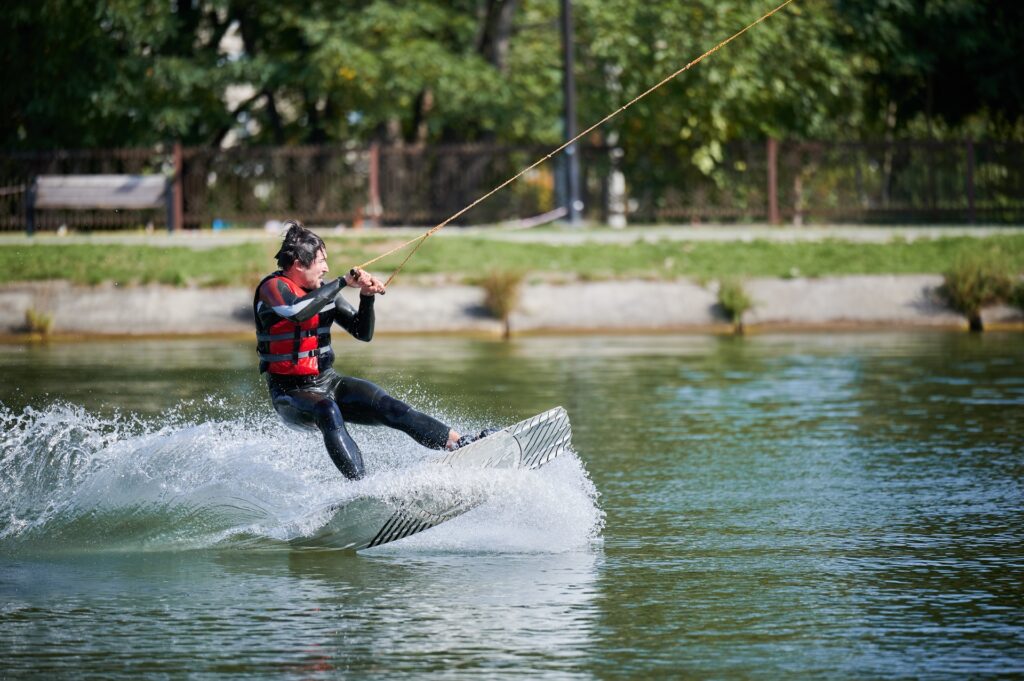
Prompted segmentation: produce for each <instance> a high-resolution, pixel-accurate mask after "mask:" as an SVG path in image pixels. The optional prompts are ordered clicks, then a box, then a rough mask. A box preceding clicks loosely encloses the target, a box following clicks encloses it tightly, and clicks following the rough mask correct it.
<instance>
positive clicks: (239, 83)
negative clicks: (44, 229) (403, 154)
mask: <svg viewBox="0 0 1024 681" xmlns="http://www.w3.org/2000/svg"><path fill="white" fill-rule="evenodd" d="M774 4H775V3H774V2H772V3H764V2H750V1H748V2H743V3H731V2H728V3H727V2H721V1H719V0H691V1H690V2H686V3H679V2H677V1H676V0H576V2H575V16H576V50H577V68H578V74H577V76H578V84H577V87H578V92H579V95H580V103H579V110H580V115H579V119H580V123H581V125H583V124H587V123H589V122H592V121H595V120H597V119H599V118H600V117H602V116H604V115H605V114H607V113H608V112H610V111H612V110H614V109H615V108H617V107H618V106H620V105H621V104H622V103H624V102H625V101H627V100H628V99H630V98H632V97H633V96H635V95H637V94H639V93H640V92H642V91H643V90H645V89H646V88H647V87H649V86H650V85H651V84H653V83H654V82H657V81H658V80H659V79H660V78H662V77H663V76H664V75H666V74H668V73H671V72H672V71H673V70H675V69H677V68H678V67H679V66H681V65H682V64H684V63H686V62H687V61H689V60H690V59H692V58H693V57H695V56H696V55H699V54H700V53H702V52H703V51H704V50H706V49H708V48H709V47H712V46H713V45H715V44H716V43H717V42H718V41H719V40H721V39H723V38H725V37H727V36H728V35H731V34H732V33H733V32H735V31H736V30H737V29H738V28H740V27H742V26H743V25H745V24H746V23H748V22H750V21H751V20H753V19H754V18H756V17H757V16H759V15H760V14H762V13H763V12H765V11H767V10H768V9H770V7H771V6H772V5H774ZM557 17H558V4H557V3H555V2H544V3H539V2H531V1H530V0H451V1H450V2H445V1H442V0H422V1H420V2H416V3H403V2H398V1H397V0H302V1H299V0H247V1H245V2H243V1H241V0H178V1H176V2H167V1H166V0H107V1H106V2H99V3H97V2H94V1H92V0H11V2H8V3H6V5H5V8H4V11H3V13H2V14H0V22H2V24H3V28H4V35H5V37H6V40H5V41H4V42H3V44H2V46H0V56H2V61H0V72H2V77H3V82H4V84H5V87H4V94H3V99H4V102H3V104H4V106H3V107H0V144H2V146H3V147H4V148H7V149H17V148H22V149H47V148H82V147H114V146H116V147H123V146H140V145H141V146H144V145H152V144H155V143H158V142H166V141H169V140H180V141H182V142H183V143H184V144H187V145H205V146H218V145H222V144H226V143H232V144H235V143H241V144H315V143H323V142H353V143H359V144H362V143H366V142H368V141H371V140H378V141H384V142H390V143H397V142H403V143H409V144H415V143H427V142H431V143H433V142H465V141H499V142H509V143H539V144H552V143H555V142H557V141H558V140H559V139H560V135H561V128H562V126H561V121H560V116H561V91H560V82H561V75H560V69H561V57H560V54H559V42H558V41H559V37H558V30H557ZM1022 45H1024V4H1021V3H1008V2H1004V1H1001V0H885V1H884V2H879V1H878V0H798V1H797V2H795V3H793V4H792V5H790V6H789V7H787V8H786V9H785V10H784V11H783V12H780V13H779V14H777V15H776V16H774V17H773V18H772V19H770V20H769V21H766V22H765V23H763V24H761V25H760V26H758V27H757V28H755V29H754V30H752V31H751V32H749V33H748V34H747V35H745V36H744V37H743V38H741V39H740V40H738V41H736V42H734V43H732V44H731V45H729V46H728V47H726V48H725V49H724V50H722V51H720V52H719V53H717V54H715V55H714V56H713V57H712V58H711V59H709V60H707V61H706V62H704V63H702V64H701V65H700V66H698V67H697V68H695V69H693V70H692V71H689V72H688V73H687V74H686V75H685V76H683V77H682V78H680V79H679V81H678V82H676V83H673V84H671V85H670V86H667V87H665V88H663V89H662V90H660V91H658V92H657V93H656V94H654V95H652V96H651V97H650V98H648V99H647V100H645V101H643V102H641V103H640V104H638V105H637V106H636V107H634V109H632V110H631V111H630V113H629V114H628V115H627V116H624V117H621V118H619V119H616V120H615V121H613V122H612V123H611V124H610V125H609V126H608V127H607V128H606V129H604V130H602V131H601V133H600V138H601V139H603V140H604V141H612V142H617V143H618V144H620V145H622V146H623V148H624V149H625V150H626V152H627V155H628V156H629V157H630V158H632V159H635V160H636V163H639V159H641V158H642V157H643V156H644V155H645V154H648V153H650V154H655V153H664V151H662V152H656V151H655V150H656V149H661V150H664V149H665V148H666V147H667V148H668V149H669V150H671V152H672V155H673V156H674V157H676V158H680V157H681V158H687V159H690V161H692V163H693V165H694V166H695V167H696V168H699V169H701V170H702V171H703V172H710V169H711V168H713V167H714V165H715V163H716V162H717V160H718V159H719V158H720V156H721V148H722V145H723V144H725V143H726V142H728V141H730V140H737V139H763V138H764V137H765V136H767V135H771V136H776V137H810V138H829V139H835V138H844V139H859V138H862V137H874V138H877V137H879V136H881V135H899V134H912V135H917V136H921V135H932V136H947V137H954V136H957V135H964V134H975V135H983V134H998V135H1000V136H1003V137H1012V138H1015V139H1020V138H1022V137H1024V135H1022V130H1024V124H1022V110H1024V109H1022V105H1024V85H1022V80H1021V78H1020V75H1019V71H1020V64H1021V63H1024V59H1022V56H1024V55H1022V47H1021V46H1022Z"/></svg>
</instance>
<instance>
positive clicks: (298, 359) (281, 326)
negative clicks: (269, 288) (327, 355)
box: [256, 274, 330, 376]
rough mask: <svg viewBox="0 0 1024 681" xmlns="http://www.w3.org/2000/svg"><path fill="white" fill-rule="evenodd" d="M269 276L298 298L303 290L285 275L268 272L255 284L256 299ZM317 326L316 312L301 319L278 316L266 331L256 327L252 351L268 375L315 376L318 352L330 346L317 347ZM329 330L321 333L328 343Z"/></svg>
mask: <svg viewBox="0 0 1024 681" xmlns="http://www.w3.org/2000/svg"><path fill="white" fill-rule="evenodd" d="M273 279H280V280H281V281H283V282H284V283H285V285H287V286H288V288H289V289H290V290H291V292H292V293H294V294H295V295H296V296H298V297H300V298H301V297H302V296H304V295H306V293H307V292H306V291H304V290H303V289H302V287H301V286H299V285H298V284H296V283H295V282H294V281H292V280H291V279H289V278H288V277H283V276H281V275H280V274H272V275H270V276H269V277H267V278H266V279H264V280H263V281H261V282H260V285H259V286H257V287H256V298H257V300H258V299H259V292H260V289H261V288H262V287H263V285H264V284H265V283H266V282H268V281H271V280H273ZM264 304H266V303H264ZM319 325H320V315H319V314H315V315H313V316H312V317H310V318H309V319H307V320H306V321H304V322H293V321H290V320H288V319H282V320H281V321H279V322H277V323H275V324H273V325H272V326H271V327H270V328H269V329H267V333H259V331H258V330H257V333H256V351H257V354H259V357H260V360H262V361H264V362H267V371H269V372H270V373H272V374H285V375H289V376H316V375H317V374H319V373H320V365H319V361H318V357H319V355H320V353H321V352H322V351H324V350H330V345H328V346H327V347H326V348H321V347H320V339H319V335H318V333H319V332H318V327H319ZM329 331H330V329H329V328H328V329H327V331H326V332H325V333H324V337H325V340H326V341H327V342H328V343H329V342H330V336H329V335H327V334H328V333H329Z"/></svg>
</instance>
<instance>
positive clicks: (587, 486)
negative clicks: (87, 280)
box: [0, 332, 1024, 679]
mask: <svg viewBox="0 0 1024 681" xmlns="http://www.w3.org/2000/svg"><path fill="white" fill-rule="evenodd" d="M335 347H336V348H337V349H339V362H338V364H339V369H341V370H346V369H347V370H348V371H349V372H350V373H353V374H357V375H360V376H363V377H365V378H369V379H371V380H374V381H376V382H378V383H379V384H381V385H383V386H385V387H387V388H388V389H389V390H391V391H392V392H393V393H394V394H396V395H399V396H401V397H403V398H404V399H406V400H408V401H409V402H411V403H413V404H414V405H416V406H418V407H419V408H421V409H424V410H425V411H429V412H431V413H435V414H438V415H440V416H441V417H443V418H444V419H446V420H448V421H449V422H451V423H452V424H454V425H456V426H457V427H460V428H466V429H469V428H478V427H481V426H484V425H492V424H508V423H512V422H514V421H517V420H519V419H522V418H525V417H527V416H530V415H532V414H534V413H537V412H539V411H541V410H544V409H547V408H549V407H552V406H555V405H558V404H561V405H563V406H565V407H566V409H567V410H568V412H569V415H570V417H571V419H572V423H573V429H574V445H575V454H574V455H570V456H565V457H562V458H560V459H558V460H556V461H555V462H552V463H551V464H550V465H548V466H546V467H544V468H542V469H540V470H537V471H532V472H514V471H513V472H508V471H506V472H501V471H490V472H480V471H476V472H467V473H465V474H464V477H462V478H458V479H457V480H456V483H457V484H460V485H465V487H466V489H467V490H472V491H473V493H482V494H487V495H488V498H489V499H490V501H488V502H487V503H486V504H484V505H483V506H482V507H480V508H478V509H476V510H474V511H472V512H470V513H469V514H467V515H465V516H462V517H461V518H458V519H456V520H454V521H452V522H450V523H447V524H445V525H443V526H440V527H437V528H435V529H433V530H429V531H427V532H424V533H423V534H420V535H417V536H416V537H412V538H410V539H407V540H403V541H401V542H397V543H395V544H392V545H389V546H387V547H381V548H379V549H374V550H371V551H367V552H363V553H361V554H358V555H356V554H347V553H338V552H327V553H311V552H299V551H295V550H290V549H289V548H288V543H287V540H288V539H289V538H290V537H293V536H295V535H296V534H302V533H306V532H309V531H311V530H312V529H315V526H316V523H317V522H320V521H321V520H322V514H320V513H318V509H322V508H323V507H324V505H325V504H329V503H330V501H331V500H332V499H336V498H338V497H339V496H344V495H346V494H351V493H352V491H353V489H356V486H359V485H367V486H371V487H373V486H375V487H373V488H374V489H378V488H379V489H385V488H388V487H389V486H392V488H393V487H394V486H396V485H400V484H406V485H409V484H423V485H429V484H436V483H437V481H436V480H435V479H434V477H436V474H435V473H434V472H432V469H431V468H430V467H429V466H426V465H424V464H423V463H422V462H423V461H424V459H426V458H428V457H429V456H430V452H428V451H426V450H424V449H421V448H420V447H418V446H417V445H415V444H413V443H412V442H411V441H410V440H408V438H406V437H405V436H403V435H401V434H396V433H391V432H387V431H382V430H380V429H369V428H355V429H354V432H355V435H356V438H357V439H358V440H359V441H360V442H361V443H362V444H363V448H364V455H365V457H366V459H367V461H368V468H369V470H370V472H371V474H372V475H371V476H370V478H368V480H366V481H362V482H359V483H348V482H344V481H342V480H341V479H340V478H339V476H338V474H337V473H336V472H335V471H334V469H333V466H332V465H331V464H330V462H329V460H328V458H327V456H326V454H325V453H324V451H323V448H322V444H321V443H320V442H319V441H318V440H317V439H316V438H315V437H312V436H305V435H297V434H294V433H292V431H289V430H286V429H285V428H283V427H282V426H281V425H280V424H279V423H278V422H277V420H276V417H275V416H273V414H272V412H271V411H270V408H269V405H268V403H267V401H266V397H265V393H264V389H263V387H262V384H261V383H260V381H259V379H258V377H257V376H256V375H255V370H254V368H253V361H252V359H253V358H252V347H251V344H250V343H247V342H235V341H224V340H188V341H135V342H102V343H101V342H88V343H64V344H53V345H42V346H20V345H0V369H2V370H3V374H2V376H3V382H2V384H0V404H2V407H0V424H2V432H0V677H2V678H23V677H28V676H31V675H36V674H43V675H50V676H63V677H95V678H105V679H118V678H132V679H134V678H138V677H139V676H146V677H156V678H166V677H190V678H207V677H213V676H227V677H273V678H303V679H317V678H336V677H338V676H344V675H351V676H360V677H361V676H364V675H366V674H371V673H372V674H385V675H387V676H389V677H410V678H420V677H423V676H428V675H429V676H437V677H443V678H479V677H484V678H492V677H501V676H507V677H516V678H523V677H525V678H533V677H544V678H611V677H647V676H652V675H654V676H672V677H689V676H693V677H719V678H722V677H752V678H753V677H756V678H771V679H775V678H780V677H790V676H802V677H807V676H810V677H828V678H840V677H846V678H865V677H879V676H886V677H892V676H899V677H913V678H925V677H953V676H961V675H968V676H980V675H988V674H1000V673H1002V674H1015V675H1022V674H1024V607H1022V606H1024V338H1022V337H1021V336H1020V335H1019V334H985V335H982V336H970V335H967V334H954V333H942V332H930V333H851V334H834V335H763V336H753V337H750V338H740V339H736V338H720V337H711V336H647V337H622V336H616V337H591V336H585V337H544V338H527V339H520V340H514V341H513V342H511V343H507V344H506V343H500V342H491V341H479V340H469V339H448V338H432V337H427V338H380V339H377V340H375V341H374V342H373V343H371V344H369V345H364V344H359V343H355V342H345V341H344V339H341V338H339V339H336V343H335ZM460 475H463V474H460ZM447 483H448V484H451V483H452V480H451V479H450V477H449V479H448V480H447ZM371 487H367V489H370V488H371Z"/></svg>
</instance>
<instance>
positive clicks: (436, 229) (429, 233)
mask: <svg viewBox="0 0 1024 681" xmlns="http://www.w3.org/2000/svg"><path fill="white" fill-rule="evenodd" d="M791 2H793V0H786V1H785V2H784V3H782V4H781V5H779V6H778V7H776V8H775V9H773V10H772V11H770V12H768V13H767V14H765V15H763V16H762V17H761V18H760V19H758V20H757V21H754V22H752V23H750V24H748V25H747V26H746V27H744V28H743V29H742V30H740V31H737V32H736V33H734V34H733V35H731V36H730V37H728V38H726V39H725V40H723V41H722V42H720V43H718V44H717V45H715V46H714V47H712V48H711V49H710V50H708V51H707V52H705V53H704V54H702V55H700V56H699V57H697V58H696V59H694V60H693V61H691V62H690V63H689V64H687V65H686V66H684V67H683V68H681V69H679V70H678V71H676V72H675V73H672V74H671V75H668V76H666V77H665V78H663V79H662V80H661V81H660V82H658V83H657V84H656V85H654V86H653V87H651V88H649V89H648V90H646V91H645V92H643V93H642V94H640V95H638V96H637V97H634V98H633V99H632V100H631V101H629V102H628V103H626V104H624V105H623V106H620V107H619V108H618V109H616V110H615V111H613V112H612V113H610V114H608V115H607V116H605V117H604V118H602V119H601V120H599V121H598V122H597V123H594V124H593V125H592V126H590V127H589V128H587V129H586V130H584V131H583V132H581V133H580V134H578V135H576V136H575V137H573V138H572V139H571V140H569V141H568V142H566V143H565V144H563V145H562V146H560V147H558V148H557V149H555V150H553V151H551V152H550V153H548V154H547V155H546V156H544V157H543V158H541V159H539V160H537V161H535V162H534V163H532V164H531V165H529V166H527V167H526V168H523V169H522V170H520V171H519V172H518V173H516V174H515V175H513V176H512V177H510V178H508V179H507V180H505V181H504V182H502V183H501V184H499V185H498V186H497V187H495V188H494V189H492V190H491V191H489V192H487V193H486V194H484V195H483V196H481V197H480V198H478V199H477V200H476V201H474V202H473V203H471V204H469V205H468V206H466V207H465V208H463V209H462V210H460V211H459V212H457V213H455V214H454V215H452V216H450V217H449V218H447V219H446V220H444V221H443V222H441V223H439V224H437V225H435V226H434V227H431V228H430V229H429V230H427V231H426V232H425V233H423V234H421V235H419V236H418V237H416V238H414V239H410V240H409V241H406V242H405V243H404V244H401V245H400V246H396V247H395V248H392V249H391V250H390V251H388V252H386V253H381V254H380V255H378V256H377V257H376V258H373V259H371V260H367V261H366V262H364V263H363V264H362V265H358V268H359V269H366V268H367V267H369V266H370V265H372V264H373V263H375V262H377V261H379V260H383V259H384V258H386V257H388V256H389V255H392V254H394V253H397V252H398V251H400V250H402V249H403V248H405V247H406V246H409V245H410V244H413V243H416V242H419V243H416V247H415V248H414V249H412V250H411V251H409V254H408V255H407V256H405V259H404V260H402V262H401V263H400V264H399V265H398V267H396V268H395V271H394V272H392V273H391V276H390V277H388V280H387V281H386V282H384V286H385V288H386V287H388V286H389V285H390V284H391V282H392V281H393V280H394V278H395V277H396V276H398V273H399V272H401V271H402V268H403V267H405V263H407V262H409V258H411V257H412V256H413V254H415V253H416V251H418V250H419V248H420V246H422V245H423V242H424V241H426V240H427V239H428V238H430V237H431V236H432V235H433V234H435V233H436V232H439V231H440V230H442V229H443V228H444V227H445V226H446V225H448V223H450V222H451V221H452V220H455V219H457V218H459V217H460V216H461V215H463V214H465V213H466V212H467V211H469V210H470V209H472V208H473V207H474V206H476V205H477V204H480V203H482V202H483V201H485V200H487V199H488V198H490V197H491V196H492V195H493V194H495V193H497V192H499V191H501V190H502V189H504V188H505V187H507V186H508V185H510V184H512V183H513V182H515V181H516V180H518V179H519V178H520V177H522V176H523V175H525V174H526V173H528V172H530V171H531V170H533V169H534V168H536V167H537V166H539V165H540V164H542V163H544V162H545V161H547V160H548V159H549V158H551V157H552V156H554V155H555V154H557V153H558V152H560V151H562V150H563V149H565V148H566V147H568V146H570V145H572V144H573V143H575V142H577V141H578V140H579V139H580V138H581V137H584V136H586V135H588V134H590V133H591V132H593V131H594V130H595V129H597V128H599V127H600V126H602V125H604V124H605V123H607V122H608V121H610V120H611V119H613V118H615V117H616V116H618V115H619V114H620V113H622V112H623V111H625V110H626V109H628V108H629V107H631V106H633V105H634V104H636V103H637V102H639V101H640V100H641V99H643V98H644V97H646V96H647V95H649V94H651V93H652V92H654V91H655V90H657V89H658V88H660V87H661V86H663V85H665V84H666V83H668V82H669V81H671V80H672V79H674V78H676V77H677V76H679V75H680V74H681V73H683V72H684V71H687V70H689V69H690V67H692V66H695V65H697V64H699V63H700V62H702V61H703V60H704V59H705V58H706V57H709V56H711V55H712V54H714V53H715V52H717V51H718V50H720V49H722V48H723V47H725V46H726V45H728V44H729V43H731V42H732V41H733V40H735V39H736V38H739V37H740V36H741V35H743V34H744V33H746V32H747V31H749V30H750V29H752V28H753V27H754V26H757V25H758V24H760V23H761V22H762V21H764V20H765V19H767V18H768V17H770V16H772V15H773V14H775V13H776V12H778V11H779V10H781V9H782V8H784V7H785V6H786V5H788V4H789V3H791Z"/></svg>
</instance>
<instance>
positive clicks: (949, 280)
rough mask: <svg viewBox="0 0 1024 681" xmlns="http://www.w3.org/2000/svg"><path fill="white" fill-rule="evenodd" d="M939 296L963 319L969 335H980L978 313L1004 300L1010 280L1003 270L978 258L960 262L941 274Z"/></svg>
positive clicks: (1010, 284)
mask: <svg viewBox="0 0 1024 681" xmlns="http://www.w3.org/2000/svg"><path fill="white" fill-rule="evenodd" d="M943 276H944V283H943V284H942V286H940V287H939V295H940V296H942V298H943V300H944V301H945V302H946V304H947V305H949V307H950V308H952V309H954V310H956V311H957V312H959V313H960V314H962V315H964V316H965V317H967V323H968V327H969V328H970V330H971V331H981V330H983V329H984V326H983V325H982V322H981V310H982V308H984V307H987V306H989V305H995V304H996V303H1000V302H1003V301H1005V300H1007V299H1008V298H1009V296H1010V291H1011V289H1012V288H1013V280H1012V278H1011V277H1010V275H1009V273H1008V271H1007V268H1006V267H1004V266H1002V265H1000V264H999V263H994V262H992V261H991V260H987V259H985V260H983V259H981V258H978V257H973V258H961V259H959V260H957V261H956V263H955V264H954V265H953V268H952V269H951V270H949V271H948V272H946V273H945V275H943Z"/></svg>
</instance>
